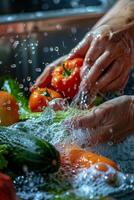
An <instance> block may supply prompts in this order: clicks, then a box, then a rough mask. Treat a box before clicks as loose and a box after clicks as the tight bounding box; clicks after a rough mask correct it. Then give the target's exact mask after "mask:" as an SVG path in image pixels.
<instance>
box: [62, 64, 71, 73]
mask: <svg viewBox="0 0 134 200" xmlns="http://www.w3.org/2000/svg"><path fill="white" fill-rule="evenodd" d="M62 67H63V69H64V73H65V74H66V75H67V76H70V75H71V72H70V71H69V70H67V68H66V67H65V65H64V64H62Z"/></svg>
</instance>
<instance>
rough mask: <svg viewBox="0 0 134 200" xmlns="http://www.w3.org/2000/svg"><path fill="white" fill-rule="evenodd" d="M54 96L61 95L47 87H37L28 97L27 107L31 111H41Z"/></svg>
mask: <svg viewBox="0 0 134 200" xmlns="http://www.w3.org/2000/svg"><path fill="white" fill-rule="evenodd" d="M55 98H62V96H61V94H59V93H58V92H55V91H54V90H52V89H49V88H37V89H36V90H34V91H33V93H32V94H31V96H30V98H29V108H30V110H31V111H32V112H41V111H43V110H44V108H45V107H47V106H48V102H49V101H51V100H52V99H55Z"/></svg>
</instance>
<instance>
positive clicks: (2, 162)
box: [0, 145, 8, 169]
mask: <svg viewBox="0 0 134 200" xmlns="http://www.w3.org/2000/svg"><path fill="white" fill-rule="evenodd" d="M7 153H8V147H7V145H0V169H4V168H6V167H7V164H8V161H7V160H6V159H5V157H4V156H5V155H6V154H7Z"/></svg>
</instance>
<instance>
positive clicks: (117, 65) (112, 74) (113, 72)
mask: <svg viewBox="0 0 134 200" xmlns="http://www.w3.org/2000/svg"><path fill="white" fill-rule="evenodd" d="M123 66H124V63H123V61H122V59H118V60H117V61H115V62H113V65H112V66H110V69H109V70H108V71H107V72H106V73H105V74H104V75H102V77H101V78H100V79H99V80H98V81H97V85H96V87H97V89H98V90H101V89H102V88H104V87H106V86H107V85H109V84H110V83H111V82H112V81H113V80H115V79H116V78H117V77H119V76H120V74H121V73H122V72H124V71H123Z"/></svg>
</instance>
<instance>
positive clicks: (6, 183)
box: [0, 173, 16, 200]
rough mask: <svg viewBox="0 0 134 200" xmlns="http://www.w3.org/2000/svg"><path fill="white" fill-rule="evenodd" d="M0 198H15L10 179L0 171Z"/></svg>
mask: <svg viewBox="0 0 134 200" xmlns="http://www.w3.org/2000/svg"><path fill="white" fill-rule="evenodd" d="M0 199H1V200H16V194H15V188H14V186H13V183H12V181H11V179H10V178H9V177H8V176H7V175H5V174H2V173H0Z"/></svg>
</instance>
